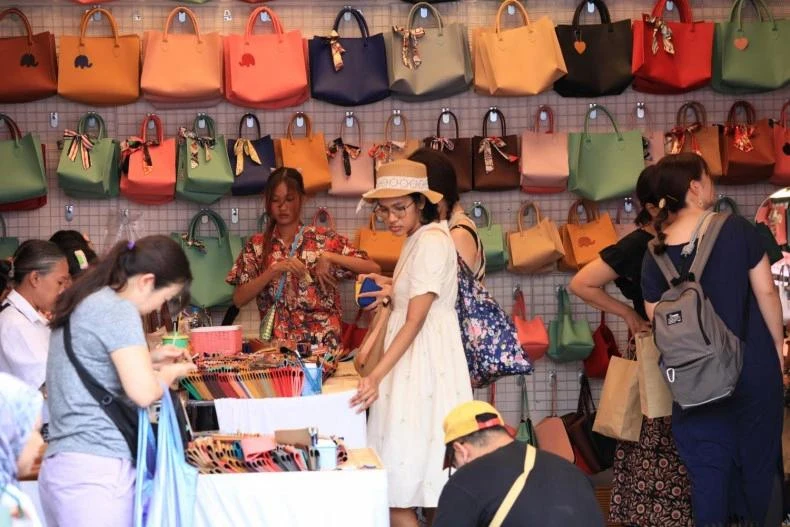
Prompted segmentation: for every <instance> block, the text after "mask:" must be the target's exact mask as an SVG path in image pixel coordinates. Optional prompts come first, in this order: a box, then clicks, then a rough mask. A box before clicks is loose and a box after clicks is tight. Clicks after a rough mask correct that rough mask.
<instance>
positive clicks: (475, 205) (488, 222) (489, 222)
mask: <svg viewBox="0 0 790 527" xmlns="http://www.w3.org/2000/svg"><path fill="white" fill-rule="evenodd" d="M477 208H479V209H480V210H482V211H483V213H484V214H485V215H486V227H487V228H489V229H490V228H491V213H490V212H489V211H488V209H487V208H486V206H485V205H483V204H482V203H475V204H474V205H473V206H472V210H474V209H477ZM469 215H470V216H471V215H472V212H471V211H470V212H469Z"/></svg>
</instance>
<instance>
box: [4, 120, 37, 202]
mask: <svg viewBox="0 0 790 527" xmlns="http://www.w3.org/2000/svg"><path fill="white" fill-rule="evenodd" d="M0 122H4V123H5V124H6V126H7V127H8V130H9V132H10V133H11V139H6V140H0V160H1V161H2V162H0V204H2V205H10V204H15V203H16V204H19V202H24V201H27V200H36V201H37V202H40V201H41V200H40V199H39V198H41V197H46V195H47V176H46V173H45V167H44V158H43V156H42V152H41V142H40V141H39V139H38V137H37V136H36V135H33V134H32V133H27V134H25V135H22V132H21V131H20V130H19V126H17V124H16V122H14V120H13V119H11V118H10V117H9V116H7V115H5V114H2V113H0ZM44 203H46V200H44ZM42 206H43V204H42ZM7 210H9V209H7ZM24 210H29V208H25V209H24Z"/></svg>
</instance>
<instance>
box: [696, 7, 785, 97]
mask: <svg viewBox="0 0 790 527" xmlns="http://www.w3.org/2000/svg"><path fill="white" fill-rule="evenodd" d="M747 2H751V4H752V5H753V6H754V8H755V10H756V11H757V14H758V16H759V20H757V21H751V20H749V21H746V22H744V20H743V7H744V4H746V3H747ZM788 50H790V20H781V19H780V20H777V19H775V18H774V17H773V15H772V14H771V11H770V10H769V9H768V7H767V6H766V5H765V3H764V2H763V0H735V2H734V3H733V4H732V9H731V10H730V19H729V21H727V22H717V23H716V30H715V36H714V39H713V62H712V78H711V87H712V88H713V89H714V90H715V91H717V92H720V93H727V94H748V93H761V92H766V91H771V90H777V89H779V88H782V87H784V86H787V85H788V84H790V60H788V59H787V53H788Z"/></svg>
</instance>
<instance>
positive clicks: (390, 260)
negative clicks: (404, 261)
mask: <svg viewBox="0 0 790 527" xmlns="http://www.w3.org/2000/svg"><path fill="white" fill-rule="evenodd" d="M358 239H359V243H358V244H357V245H358V246H359V248H360V249H361V250H363V251H365V252H366V253H367V254H368V256H370V259H371V260H373V261H374V262H376V263H377V264H379V265H380V266H381V272H382V273H391V272H393V271H394V270H395V265H397V263H398V258H400V252H401V250H402V249H403V244H404V243H405V242H406V238H405V237H404V236H395V235H394V234H392V233H391V232H390V231H388V230H383V231H379V230H376V215H375V214H371V215H370V224H369V227H368V228H364V227H363V228H361V229H359V233H358Z"/></svg>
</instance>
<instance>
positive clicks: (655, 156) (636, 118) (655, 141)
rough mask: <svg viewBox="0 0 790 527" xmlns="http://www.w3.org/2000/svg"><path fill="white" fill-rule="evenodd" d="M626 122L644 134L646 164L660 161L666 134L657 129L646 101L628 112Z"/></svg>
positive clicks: (629, 126)
mask: <svg viewBox="0 0 790 527" xmlns="http://www.w3.org/2000/svg"><path fill="white" fill-rule="evenodd" d="M626 123H627V126H628V128H629V129H632V130H639V133H641V134H642V159H643V160H644V163H645V165H646V166H647V165H654V164H655V163H658V162H659V161H660V160H661V158H662V157H664V150H665V148H666V146H665V144H664V141H665V137H666V134H665V133H664V132H663V131H657V130H656V129H655V123H654V122H653V119H652V114H651V113H650V112H649V111H648V109H647V106H646V105H645V103H643V102H639V103H637V104H636V107H635V108H634V110H633V111H632V112H630V113H629V114H628V120H627V121H626Z"/></svg>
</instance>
